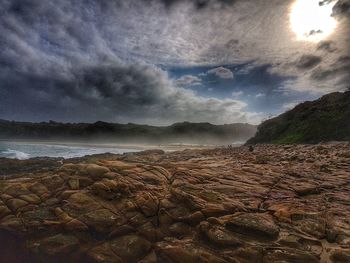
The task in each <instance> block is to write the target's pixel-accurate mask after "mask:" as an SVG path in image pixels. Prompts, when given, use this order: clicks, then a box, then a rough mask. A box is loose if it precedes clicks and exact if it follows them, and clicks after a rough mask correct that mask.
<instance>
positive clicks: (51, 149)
mask: <svg viewBox="0 0 350 263" xmlns="http://www.w3.org/2000/svg"><path fill="white" fill-rule="evenodd" d="M137 151H139V149H130V148H128V149H124V148H117V147H113V148H112V147H103V146H70V145H56V144H43V143H40V144H36V143H25V142H0V157H5V158H11V159H19V160H25V159H29V158H35V157H63V158H65V159H67V158H75V157H82V156H85V155H92V154H101V153H114V154H122V153H126V152H137Z"/></svg>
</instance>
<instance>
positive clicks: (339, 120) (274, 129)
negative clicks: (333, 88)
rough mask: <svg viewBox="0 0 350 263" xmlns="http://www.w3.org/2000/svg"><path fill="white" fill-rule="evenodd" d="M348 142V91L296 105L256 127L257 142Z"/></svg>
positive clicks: (250, 142) (252, 140) (349, 99)
mask: <svg viewBox="0 0 350 263" xmlns="http://www.w3.org/2000/svg"><path fill="white" fill-rule="evenodd" d="M347 140H350V91H347V92H344V93H340V92H334V93H330V94H328V95H325V96H323V97H322V98H320V99H318V100H315V101H307V102H304V103H301V104H299V105H297V106H296V107H295V108H294V109H292V110H290V111H287V112H285V113H283V114H281V115H279V116H278V117H276V118H273V119H270V120H267V121H265V122H263V123H262V124H260V125H259V127H258V132H257V133H256V135H255V137H253V138H251V139H250V140H249V141H248V142H247V144H256V143H277V144H293V143H318V142H327V141H347Z"/></svg>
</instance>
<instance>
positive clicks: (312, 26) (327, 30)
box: [290, 0, 337, 42]
mask: <svg viewBox="0 0 350 263" xmlns="http://www.w3.org/2000/svg"><path fill="white" fill-rule="evenodd" d="M320 2H321V1H320V0H296V1H295V2H294V3H293V5H292V6H291V12H290V26H291V29H292V31H293V32H294V33H295V34H296V37H297V40H304V41H312V42H319V41H321V40H323V39H325V38H327V37H328V36H329V35H330V34H332V32H333V31H334V29H335V28H336V26H337V21H336V20H335V18H334V17H332V8H333V6H334V5H335V2H336V1H329V2H326V1H323V2H324V3H323V4H322V3H320Z"/></svg>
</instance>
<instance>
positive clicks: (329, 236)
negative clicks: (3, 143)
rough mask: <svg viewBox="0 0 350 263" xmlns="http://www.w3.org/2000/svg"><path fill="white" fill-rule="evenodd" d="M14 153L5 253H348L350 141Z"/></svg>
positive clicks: (4, 210)
mask: <svg viewBox="0 0 350 263" xmlns="http://www.w3.org/2000/svg"><path fill="white" fill-rule="evenodd" d="M8 162H9V161H8V160H6V159H0V170H2V169H3V167H8ZM12 162H16V164H17V168H16V169H15V168H14V170H13V171H14V172H13V173H9V171H8V170H7V172H6V174H7V176H6V177H4V175H3V179H2V180H0V242H1V246H0V262H7V263H12V262H13V263H24V262H25V263H28V262H31V263H32V262H33V263H34V262H45V263H50V262H65V263H73V262H74V263H75V262H90V263H112V262H116V263H117V262H123V263H125V262H128V263H132V262H135V263H136V262H138V263H184V262H189V263H191V262H207V263H209V262H212V263H228V262H234V263H238V262H242V263H250V262H252V263H253V262H261V263H271V262H291V263H294V262H308V263H312V262H333V263H338V262H339V263H340V262H350V220H349V215H350V144H347V143H342V144H333V145H331V144H329V145H313V146H310V145H297V146H273V145H258V146H255V147H254V149H253V150H252V151H250V150H249V148H248V147H240V148H229V149H226V148H222V149H210V150H185V151H182V152H173V153H164V152H162V151H155V150H153V151H145V152H141V153H134V154H125V155H111V154H106V155H96V156H90V157H84V158H78V159H70V160H64V161H63V164H62V162H61V161H60V162H58V160H55V159H52V160H51V162H52V164H51V165H48V163H49V160H40V159H33V160H27V161H12ZM55 162H56V163H57V165H54V164H53V163H55ZM41 164H42V165H41ZM23 166H24V167H23ZM20 167H22V168H23V169H20Z"/></svg>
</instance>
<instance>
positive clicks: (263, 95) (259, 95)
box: [255, 93, 266, 98]
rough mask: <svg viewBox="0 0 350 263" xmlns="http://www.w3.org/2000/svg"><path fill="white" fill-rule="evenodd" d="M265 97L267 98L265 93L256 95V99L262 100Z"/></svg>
mask: <svg viewBox="0 0 350 263" xmlns="http://www.w3.org/2000/svg"><path fill="white" fill-rule="evenodd" d="M265 96H266V94H264V93H258V94H256V95H255V98H261V97H265Z"/></svg>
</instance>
